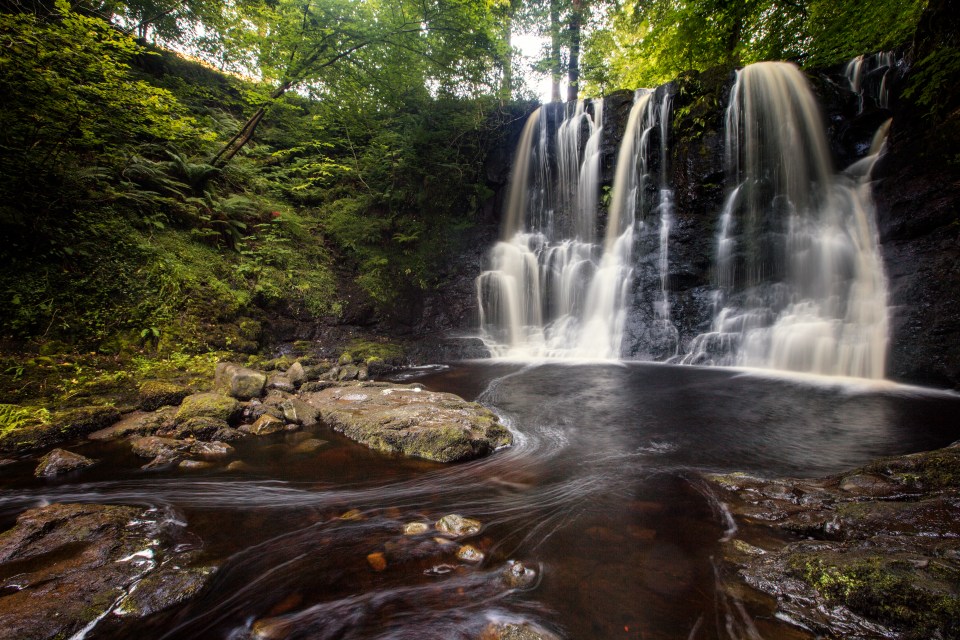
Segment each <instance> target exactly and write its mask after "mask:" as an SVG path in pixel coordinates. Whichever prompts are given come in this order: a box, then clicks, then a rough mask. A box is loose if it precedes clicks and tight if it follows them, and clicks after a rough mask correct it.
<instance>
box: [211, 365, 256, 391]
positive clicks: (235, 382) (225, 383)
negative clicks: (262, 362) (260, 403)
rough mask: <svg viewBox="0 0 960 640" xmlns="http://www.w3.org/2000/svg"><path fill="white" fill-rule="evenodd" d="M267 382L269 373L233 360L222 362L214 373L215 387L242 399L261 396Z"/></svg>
mask: <svg viewBox="0 0 960 640" xmlns="http://www.w3.org/2000/svg"><path fill="white" fill-rule="evenodd" d="M266 384H267V375H266V374H265V373H262V372H260V371H256V370H254V369H248V368H246V367H243V366H240V365H239V364H235V363H233V362H221V363H219V364H218V365H217V368H216V372H215V374H214V382H213V386H214V389H216V390H217V391H219V392H221V393H224V394H226V395H229V396H233V397H234V398H239V399H240V400H249V399H251V398H259V397H260V396H261V395H263V388H264V386H265V385H266Z"/></svg>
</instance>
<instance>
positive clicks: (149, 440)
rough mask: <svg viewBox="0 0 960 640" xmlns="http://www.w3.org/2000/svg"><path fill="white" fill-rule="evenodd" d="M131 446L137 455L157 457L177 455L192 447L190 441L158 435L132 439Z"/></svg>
mask: <svg viewBox="0 0 960 640" xmlns="http://www.w3.org/2000/svg"><path fill="white" fill-rule="evenodd" d="M130 447H131V448H132V449H133V453H134V454H135V455H138V456H140V457H141V458H156V457H157V456H168V457H171V458H173V457H175V455H179V454H182V453H183V452H185V451H186V450H187V449H189V448H190V443H188V442H184V441H182V440H176V439H174V438H161V437H158V436H143V437H139V438H133V439H131V440H130Z"/></svg>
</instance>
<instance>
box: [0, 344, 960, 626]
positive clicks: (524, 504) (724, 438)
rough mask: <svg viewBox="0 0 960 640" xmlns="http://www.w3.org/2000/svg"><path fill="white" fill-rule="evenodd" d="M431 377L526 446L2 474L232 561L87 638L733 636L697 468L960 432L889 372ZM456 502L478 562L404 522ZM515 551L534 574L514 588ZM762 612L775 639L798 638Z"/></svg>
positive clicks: (936, 441)
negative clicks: (168, 527)
mask: <svg viewBox="0 0 960 640" xmlns="http://www.w3.org/2000/svg"><path fill="white" fill-rule="evenodd" d="M418 380H419V381H420V382H422V383H424V384H425V385H427V386H428V387H429V388H432V389H436V390H441V391H452V392H455V393H459V394H460V395H463V396H464V397H467V398H470V399H478V400H479V401H481V402H484V403H485V404H487V405H489V406H491V407H492V408H494V409H495V410H496V411H497V412H498V413H500V415H501V416H502V417H503V419H504V420H505V421H506V422H507V423H508V424H509V425H510V426H511V428H512V429H513V430H514V432H515V434H516V439H517V443H516V445H515V446H514V447H512V448H510V449H507V450H503V451H500V452H497V453H496V454H494V455H493V456H490V457H488V458H485V459H483V460H478V461H473V462H469V463H465V464H457V465H449V466H445V465H440V464H435V463H430V462H425V461H418V460H406V459H401V458H394V457H390V456H385V455H381V454H378V453H375V452H372V451H369V450H367V449H365V448H363V447H361V446H359V445H356V444H354V443H352V442H349V441H347V440H345V439H343V438H341V437H339V436H338V435H337V434H333V433H331V432H329V431H327V430H326V429H319V430H318V431H319V437H321V438H324V439H326V440H328V441H329V443H328V444H327V445H326V446H325V447H323V448H322V449H320V450H319V451H316V452H314V453H309V454H296V453H295V452H294V451H293V448H294V447H293V444H295V442H294V440H295V439H296V438H298V437H302V436H296V435H278V436H276V439H274V440H258V441H257V442H241V443H239V445H238V450H239V453H240V456H241V459H243V460H244V461H245V462H246V463H247V464H248V465H249V470H248V471H245V472H243V473H227V472H225V471H219V472H204V473H198V472H192V473H187V472H183V471H178V470H173V469H171V470H166V471H143V470H141V469H140V468H139V466H140V465H141V464H142V463H143V460H142V459H138V458H135V457H133V455H132V454H131V453H130V452H129V447H128V446H126V445H125V444H123V443H112V444H107V445H102V444H92V443H91V444H88V445H83V446H80V447H71V448H72V449H73V450H76V451H78V452H80V453H83V454H85V455H89V456H92V457H96V458H99V459H101V460H104V462H103V463H101V464H100V465H98V466H97V467H94V468H91V469H90V470H89V471H88V472H85V473H83V474H81V475H79V476H76V477H72V478H67V479H65V480H62V481H53V482H44V481H38V480H35V479H33V478H32V477H31V476H30V473H31V472H32V467H33V463H28V462H24V463H20V464H16V465H9V466H8V467H5V468H3V469H2V470H0V526H3V527H4V528H5V527H8V526H10V525H11V524H12V523H13V521H14V520H15V518H16V516H17V514H18V513H20V512H21V511H22V510H24V509H26V508H28V507H31V506H35V505H37V504H40V503H44V502H54V501H60V502H67V501H74V502H110V503H127V504H148V505H154V506H157V507H160V508H166V509H170V510H171V511H172V512H173V513H174V514H176V517H178V518H182V519H183V520H185V521H186V522H187V523H188V531H189V532H190V533H191V535H190V537H189V539H188V540H186V541H181V544H185V545H188V546H193V547H194V548H195V549H196V553H197V557H196V562H197V563H199V564H204V563H206V564H216V565H217V566H219V567H220V569H219V571H218V572H217V574H216V577H215V578H214V579H213V581H212V583H211V584H210V586H209V588H208V589H206V590H205V591H203V592H202V593H201V594H200V595H199V596H198V597H197V598H195V599H193V600H192V601H190V602H187V603H185V604H183V605H181V606H179V607H177V608H174V609H172V610H169V611H166V612H163V613H160V614H155V615H154V616H152V617H150V618H148V619H146V620H143V621H127V620H123V619H121V618H118V617H113V616H108V617H107V618H106V619H105V620H104V621H103V622H101V623H100V624H99V625H98V626H97V627H96V628H94V629H93V630H92V631H91V632H90V633H89V634H88V635H87V636H86V637H87V638H89V639H95V638H116V639H119V638H137V639H138V640H149V639H153V638H171V639H174V638H246V637H249V634H250V629H251V628H256V629H257V630H258V632H259V633H260V634H261V636H260V637H269V638H311V639H319V638H324V639H326V638H329V639H334V638H337V639H355V638H356V639H359V638H365V639H366V638H370V639H373V638H411V639H416V640H425V639H427V638H436V639H438V640H439V639H455V638H465V639H466V638H469V639H475V638H478V637H479V636H480V634H481V632H482V630H483V629H484V628H485V627H486V626H487V625H488V624H489V623H490V622H491V621H518V622H519V621H530V622H532V623H534V624H536V625H538V626H541V627H543V628H546V629H549V630H552V631H554V632H555V633H557V634H558V635H560V636H562V637H565V638H583V639H592V638H597V639H605V638H631V639H633V638H647V639H651V638H656V639H660V638H662V639H667V638H670V639H672V638H678V639H685V638H703V639H708V638H728V637H731V633H734V634H735V629H736V628H737V627H736V625H735V624H733V623H732V622H731V616H742V615H744V614H743V613H741V612H739V610H738V606H737V605H738V603H736V602H731V601H730V600H729V598H728V597H727V596H724V595H722V594H721V592H720V591H719V590H718V589H717V588H716V568H715V564H714V562H713V557H715V556H716V554H717V553H718V550H719V543H718V541H719V539H720V538H721V537H722V536H723V534H724V530H725V527H726V523H725V521H724V518H723V515H722V513H721V512H720V511H719V510H718V509H717V507H716V504H715V502H714V501H713V500H711V499H710V496H709V495H706V492H707V489H705V485H704V484H703V483H702V482H700V481H699V480H698V474H699V473H700V472H703V471H748V472H751V473H755V474H758V475H766V476H776V475H794V476H818V475H826V474H830V473H835V472H839V471H842V470H845V469H848V468H850V467H853V466H856V465H859V464H861V463H863V462H866V461H867V460H870V459H872V458H875V457H877V456H882V455H886V454H901V453H907V452H913V451H919V450H924V449H930V448H935V447H939V446H943V445H946V444H948V443H950V442H952V441H954V440H957V439H960V419H958V416H960V397H958V396H957V395H954V394H950V393H945V392H935V391H931V390H923V389H916V388H906V387H898V386H895V385H891V384H879V385H876V384H871V383H841V382H837V381H824V380H812V379H803V380H800V379H788V378H771V377H764V376H761V375H758V374H756V373H753V372H742V371H733V370H725V369H702V368H695V367H675V366H669V365H651V364H640V363H630V364H620V365H617V364H577V365H557V364H543V365H523V364H516V363H464V364H457V365H453V366H451V367H448V368H445V369H443V370H440V371H432V372H428V373H426V374H424V375H422V376H421V377H420V378H418ZM348 512H349V517H347V518H344V517H341V516H343V515H344V514H347V513H348ZM448 513H460V514H463V515H465V516H469V517H472V518H476V519H478V520H480V521H481V522H483V524H484V527H483V529H482V530H481V531H480V533H479V534H477V535H476V536H474V537H472V538H470V539H469V540H468V541H469V542H470V543H472V544H473V545H475V546H476V547H478V548H480V549H481V550H483V551H484V552H485V554H486V558H485V559H484V560H483V562H481V563H479V564H477V565H470V564H466V563H463V562H460V561H458V560H457V559H456V557H455V555H454V554H455V551H456V549H457V546H456V545H452V546H451V545H447V546H445V545H442V544H440V543H438V542H437V541H435V540H434V539H433V536H431V535H429V534H427V535H422V536H403V535H402V533H401V527H402V525H403V524H404V523H407V522H412V521H418V522H433V521H436V520H437V519H439V518H440V517H441V516H443V515H445V514H448ZM370 554H383V555H382V558H383V560H385V562H386V568H383V569H382V570H379V571H378V570H375V569H374V567H373V566H371V562H370V561H368V556H369V555H370ZM511 560H516V561H520V562H521V563H523V564H524V565H525V566H526V567H528V568H531V569H534V570H535V571H536V572H537V577H536V579H535V580H533V581H532V582H531V583H530V584H529V585H528V586H525V587H524V588H519V589H510V588H507V587H506V586H505V585H504V583H503V580H502V579H501V578H500V572H501V571H502V570H503V568H504V567H505V566H506V565H507V563H508V561H511ZM731 612H734V613H731ZM747 614H748V615H750V616H751V617H752V623H753V624H754V625H755V626H756V628H757V629H758V630H759V631H760V632H761V633H762V634H763V635H764V637H768V638H791V637H803V636H800V635H795V634H794V632H793V631H792V630H791V629H790V628H789V627H787V626H786V625H785V624H784V623H782V622H780V621H778V620H776V619H775V618H773V617H772V616H770V612H763V611H751V612H747ZM728 623H729V624H728ZM730 629H734V632H731V631H730Z"/></svg>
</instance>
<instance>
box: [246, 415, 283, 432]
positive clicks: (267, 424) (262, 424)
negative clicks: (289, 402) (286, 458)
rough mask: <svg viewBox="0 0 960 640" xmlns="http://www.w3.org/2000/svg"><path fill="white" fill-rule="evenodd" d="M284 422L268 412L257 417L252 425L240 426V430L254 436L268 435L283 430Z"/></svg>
mask: <svg viewBox="0 0 960 640" xmlns="http://www.w3.org/2000/svg"><path fill="white" fill-rule="evenodd" d="M283 425H284V422H283V420H281V419H280V418H275V417H273V416H272V415H270V414H264V415H262V416H260V417H259V418H257V421H256V422H254V423H253V424H252V425H249V426H244V427H241V428H240V430H241V431H245V432H247V433H252V434H253V435H255V436H268V435H270V434H272V433H278V432H280V431H283Z"/></svg>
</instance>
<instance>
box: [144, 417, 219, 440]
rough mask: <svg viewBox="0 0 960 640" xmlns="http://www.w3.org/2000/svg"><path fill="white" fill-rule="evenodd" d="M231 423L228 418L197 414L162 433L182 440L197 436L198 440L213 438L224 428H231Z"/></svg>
mask: <svg viewBox="0 0 960 640" xmlns="http://www.w3.org/2000/svg"><path fill="white" fill-rule="evenodd" d="M229 428H230V425H229V424H227V421H226V420H221V419H220V418H212V417H210V416H196V417H193V418H189V419H187V420H184V421H183V422H181V423H179V424H177V425H176V426H175V427H174V428H173V429H171V430H170V431H169V432H162V433H161V434H160V435H164V436H169V437H171V438H176V439H178V440H182V439H184V438H195V439H197V440H207V441H209V440H213V439H214V438H215V437H216V435H217V434H218V433H219V432H220V431H221V430H223V429H229Z"/></svg>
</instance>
